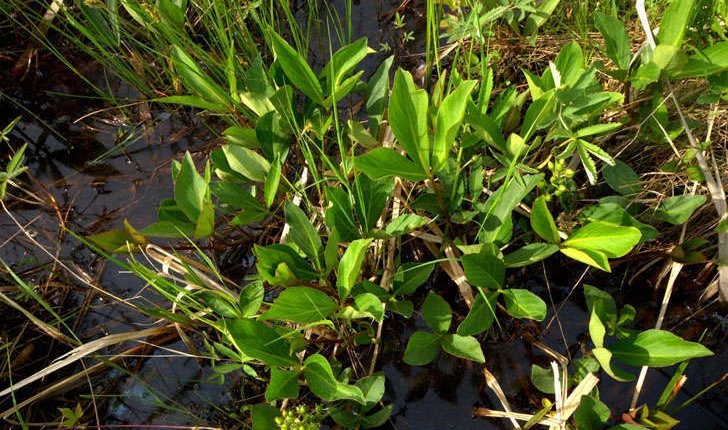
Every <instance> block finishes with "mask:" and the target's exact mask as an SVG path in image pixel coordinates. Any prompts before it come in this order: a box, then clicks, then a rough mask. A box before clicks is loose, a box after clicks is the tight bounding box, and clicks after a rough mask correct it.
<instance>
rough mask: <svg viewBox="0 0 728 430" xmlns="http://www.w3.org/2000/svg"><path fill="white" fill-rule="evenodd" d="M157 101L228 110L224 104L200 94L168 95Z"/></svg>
mask: <svg viewBox="0 0 728 430" xmlns="http://www.w3.org/2000/svg"><path fill="white" fill-rule="evenodd" d="M155 101H156V102H157V103H169V104H174V105H182V106H192V107H196V108H199V109H206V110H211V111H217V112H226V110H227V107H226V106H225V105H224V104H221V103H216V102H211V101H209V100H206V99H203V98H202V97H198V96H167V97H162V98H159V99H155Z"/></svg>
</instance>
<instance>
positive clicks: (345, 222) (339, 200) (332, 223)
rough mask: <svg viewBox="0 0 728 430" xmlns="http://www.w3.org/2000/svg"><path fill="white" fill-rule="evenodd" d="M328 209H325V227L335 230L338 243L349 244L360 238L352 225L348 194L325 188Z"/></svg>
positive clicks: (341, 190) (352, 217)
mask: <svg viewBox="0 0 728 430" xmlns="http://www.w3.org/2000/svg"><path fill="white" fill-rule="evenodd" d="M326 198H327V199H328V201H329V208H328V209H326V225H327V226H329V228H331V229H336V233H337V237H338V240H339V241H343V242H349V241H352V240H354V239H357V238H360V237H361V233H360V232H359V230H358V229H357V225H356V224H355V223H354V215H353V213H352V212H353V207H352V204H351V199H350V196H349V194H348V193H347V192H346V191H344V190H343V189H341V188H332V187H326Z"/></svg>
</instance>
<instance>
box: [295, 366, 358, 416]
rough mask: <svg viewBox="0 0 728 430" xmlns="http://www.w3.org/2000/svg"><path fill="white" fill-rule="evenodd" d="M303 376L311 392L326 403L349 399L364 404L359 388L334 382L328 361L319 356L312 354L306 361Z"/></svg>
mask: <svg viewBox="0 0 728 430" xmlns="http://www.w3.org/2000/svg"><path fill="white" fill-rule="evenodd" d="M303 374H304V376H305V377H306V382H307V383H308V387H309V388H310V389H311V391H312V392H313V393H314V394H316V395H317V396H319V397H320V398H322V399H324V400H326V401H329V402H333V401H336V400H343V399H349V400H353V401H355V402H357V403H360V404H362V405H363V404H365V403H366V399H365V398H364V394H362V392H361V389H360V388H359V387H357V386H354V385H348V384H343V383H341V382H339V381H337V380H336V378H335V377H334V372H333V371H332V370H331V365H330V364H329V362H328V360H326V358H325V357H324V356H322V355H320V354H314V355H312V356H310V357H308V358H307V359H306V361H305V362H304V367H303Z"/></svg>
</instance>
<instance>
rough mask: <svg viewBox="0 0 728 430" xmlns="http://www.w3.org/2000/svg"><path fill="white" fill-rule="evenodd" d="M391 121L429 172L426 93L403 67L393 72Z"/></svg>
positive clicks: (422, 168) (409, 152) (410, 152)
mask: <svg viewBox="0 0 728 430" xmlns="http://www.w3.org/2000/svg"><path fill="white" fill-rule="evenodd" d="M389 125H390V127H391V128H392V132H393V133H394V136H395V137H396V138H397V141H398V142H399V144H400V145H402V148H404V150H405V151H406V152H407V155H409V156H410V157H412V159H414V160H415V162H416V163H417V165H418V167H419V168H420V171H421V172H428V171H429V168H430V141H429V139H428V137H427V93H426V92H425V91H424V90H422V89H418V88H417V87H416V86H415V84H414V82H413V80H412V75H411V74H410V73H409V72H407V71H405V70H402V69H399V70H397V73H396V74H395V75H394V86H393V87H392V94H391V95H390V98H389ZM403 177H404V176H403Z"/></svg>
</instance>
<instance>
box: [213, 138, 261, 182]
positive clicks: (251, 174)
mask: <svg viewBox="0 0 728 430" xmlns="http://www.w3.org/2000/svg"><path fill="white" fill-rule="evenodd" d="M222 151H223V154H225V158H226V159H227V163H228V165H229V166H230V168H231V169H232V170H233V171H235V172H237V173H240V174H241V175H243V176H245V177H246V178H248V179H250V180H253V181H256V182H264V181H265V177H266V175H267V173H268V170H270V163H269V162H268V160H266V159H265V158H263V156H262V155H260V154H258V153H257V152H255V151H252V150H250V149H248V148H244V147H242V146H236V145H225V146H223V147H222Z"/></svg>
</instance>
